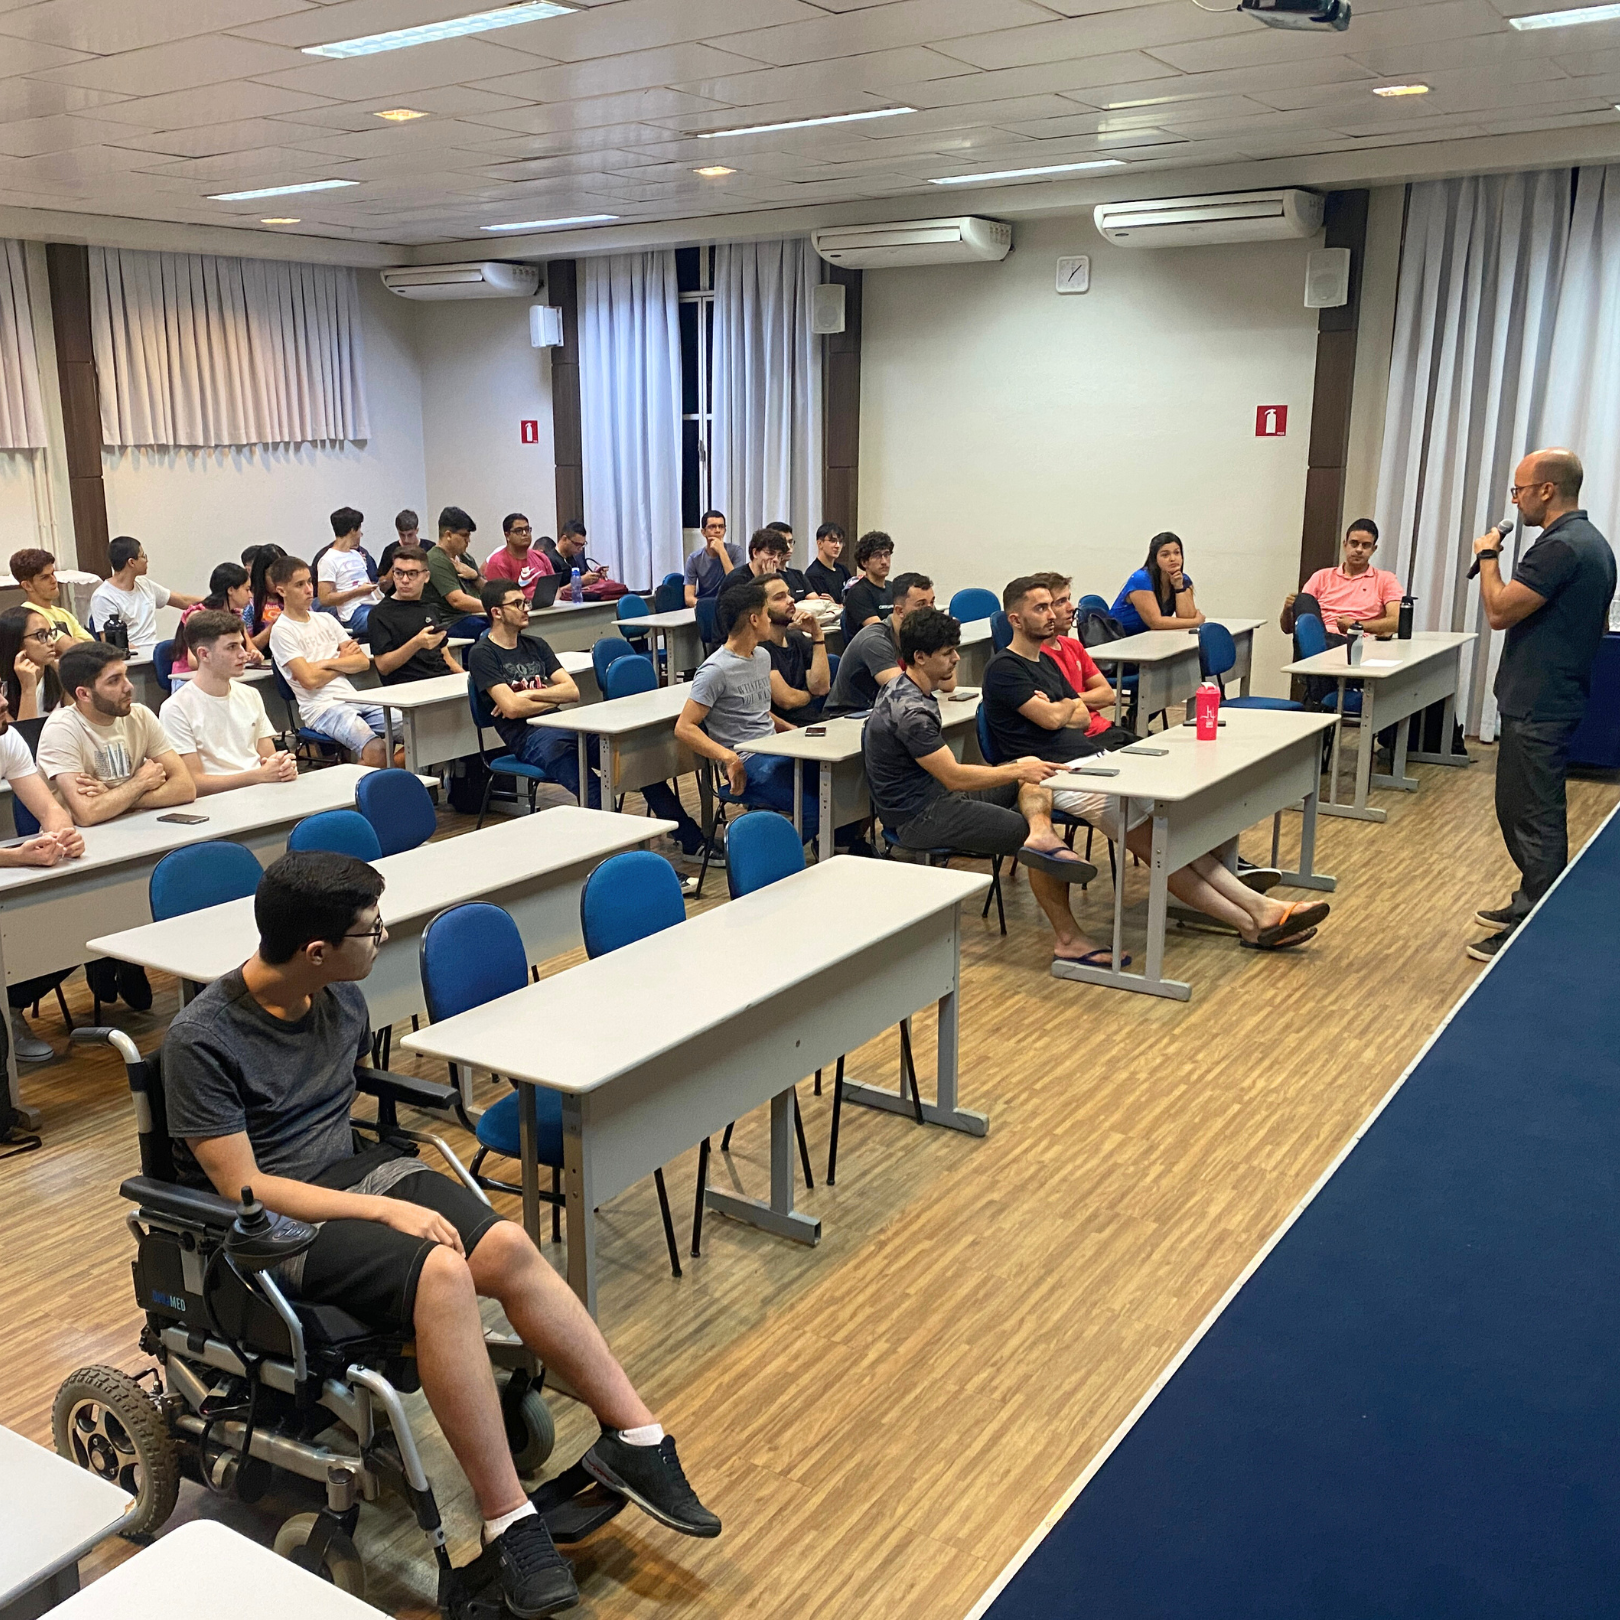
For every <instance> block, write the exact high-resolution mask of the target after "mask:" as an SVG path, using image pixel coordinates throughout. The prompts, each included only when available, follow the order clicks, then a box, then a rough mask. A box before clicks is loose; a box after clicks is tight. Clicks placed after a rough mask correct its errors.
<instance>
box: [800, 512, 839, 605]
mask: <svg viewBox="0 0 1620 1620" xmlns="http://www.w3.org/2000/svg"><path fill="white" fill-rule="evenodd" d="M804 577H805V581H806V583H808V585H809V586H810V589H811V590H813V591H815V592H816V593H817V594H818V595H821V596H825V597H826V598H827V599H828V600H829V601H832V602H842V601H843V600H844V587H845V586H846V585H847V584H849V577H850V576H849V570H848V569H847V568H846V567H845V566H844V531H843V528H842V526H841V525H839V524H837V523H823V524H822V525H821V527H820V528H819V529H817V530H816V560H815V561H814V562H813V563H811V564H810V566H809V567H808V568H806V569H805V571H804Z"/></svg>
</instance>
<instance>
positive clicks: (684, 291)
mask: <svg viewBox="0 0 1620 1620" xmlns="http://www.w3.org/2000/svg"><path fill="white" fill-rule="evenodd" d="M675 281H676V285H677V287H678V288H679V289H680V306H681V525H682V527H683V528H687V529H695V528H697V526H698V520H699V519H700V518H701V517H702V515H703V513H704V512H705V511H706V510H707V509H708V507H709V505H710V499H709V468H710V456H709V448H710V444H711V443H712V439H713V434H714V400H713V396H712V384H713V380H714V249H713V248H712V247H697V248H677V249H676V252H675Z"/></svg>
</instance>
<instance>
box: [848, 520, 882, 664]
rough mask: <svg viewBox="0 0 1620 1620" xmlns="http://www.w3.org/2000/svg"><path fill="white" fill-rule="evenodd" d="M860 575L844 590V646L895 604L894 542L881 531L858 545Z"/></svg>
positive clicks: (856, 546)
mask: <svg viewBox="0 0 1620 1620" xmlns="http://www.w3.org/2000/svg"><path fill="white" fill-rule="evenodd" d="M855 566H856V567H857V568H858V569H859V570H860V573H859V575H858V576H857V577H856V578H855V579H852V580H851V581H850V582H849V584H847V585H846V586H845V587H844V642H845V644H846V645H847V644H848V643H849V642H851V641H853V640H854V639H855V637H856V635H857V634H858V633H859V632H860V631H861V630H862V629H864V628H865V627H866V626H867V625H869V624H875V623H876V622H877V621H878V620H879V619H882V618H887V617H888V612H887V610H888V608H889V606H890V604H891V603H892V602H893V601H894V588H893V586H892V585H891V584H890V583H889V570H890V569H891V568H892V567H893V566H894V541H892V540H891V539H890V538H889V537H888V535H886V534H885V533H884V532H883V531H882V530H881V529H873V530H871V531H869V532H868V533H866V534H863V535H862V536H861V538H860V539H859V540H858V541H857V542H856V545H855Z"/></svg>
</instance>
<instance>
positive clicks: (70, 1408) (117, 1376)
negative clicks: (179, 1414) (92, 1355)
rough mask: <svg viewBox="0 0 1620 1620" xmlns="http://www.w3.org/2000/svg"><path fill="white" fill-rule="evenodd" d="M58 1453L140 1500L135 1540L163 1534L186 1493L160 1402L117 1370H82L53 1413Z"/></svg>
mask: <svg viewBox="0 0 1620 1620" xmlns="http://www.w3.org/2000/svg"><path fill="white" fill-rule="evenodd" d="M51 1434H52V1437H53V1438H54V1440H55V1442H56V1452H57V1455H58V1456H60V1457H66V1458H67V1460H68V1461H69V1462H74V1463H77V1464H78V1465H79V1467H81V1468H85V1469H88V1470H89V1471H90V1472H91V1473H92V1474H95V1475H97V1476H99V1477H100V1478H102V1479H105V1480H109V1481H110V1482H111V1483H112V1484H114V1485H117V1486H118V1487H119V1488H120V1489H121V1490H125V1491H128V1492H129V1494H130V1495H131V1496H133V1497H134V1498H135V1499H136V1509H137V1511H136V1515H135V1519H134V1522H133V1523H131V1524H130V1525H129V1527H128V1528H127V1529H126V1530H125V1531H124V1535H125V1536H126V1537H127V1538H128V1539H130V1540H131V1541H134V1540H137V1539H139V1538H141V1537H144V1536H150V1535H152V1534H154V1533H155V1532H156V1531H158V1530H160V1529H162V1527H163V1524H164V1522H165V1520H167V1519H168V1517H169V1515H170V1514H171V1513H173V1512H174V1504H175V1499H176V1498H177V1497H178V1496H179V1494H180V1448H179V1446H178V1445H177V1444H176V1443H175V1439H174V1436H173V1435H172V1434H170V1433H169V1426H168V1424H167V1423H166V1422H165V1421H164V1419H163V1414H162V1412H161V1411H160V1410H159V1409H158V1406H157V1403H156V1402H155V1401H154V1400H153V1399H152V1397H151V1396H150V1395H149V1394H148V1393H147V1392H146V1390H145V1389H143V1388H142V1387H141V1385H139V1384H138V1383H136V1382H135V1380H134V1379H133V1378H131V1377H130V1376H129V1374H128V1373H123V1372H120V1371H119V1370H118V1369H117V1368H116V1367H81V1368H79V1370H78V1371H77V1372H76V1373H74V1374H73V1375H72V1376H71V1377H70V1378H68V1379H67V1381H66V1382H65V1383H64V1384H63V1385H62V1387H61V1388H60V1389H59V1390H58V1391H57V1392H56V1402H55V1404H54V1406H53V1407H52V1408H51Z"/></svg>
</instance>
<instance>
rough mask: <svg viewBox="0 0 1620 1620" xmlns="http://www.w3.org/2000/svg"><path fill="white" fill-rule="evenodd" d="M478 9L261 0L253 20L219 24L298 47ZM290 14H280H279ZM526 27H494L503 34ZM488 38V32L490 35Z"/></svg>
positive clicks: (431, 1) (459, 1)
mask: <svg viewBox="0 0 1620 1620" xmlns="http://www.w3.org/2000/svg"><path fill="white" fill-rule="evenodd" d="M478 9H480V7H479V5H478V4H476V3H473V4H469V3H468V0H339V3H338V4H336V5H327V4H325V3H324V0H322V3H320V4H317V5H313V6H305V7H303V8H300V7H299V6H297V5H285V6H274V5H266V6H264V7H263V9H262V13H261V17H260V18H259V19H257V20H255V19H249V18H244V19H243V20H242V21H241V22H240V23H235V24H232V23H219V24H216V25H215V26H216V27H221V28H229V30H230V31H231V32H232V33H233V34H240V35H241V36H242V37H243V38H244V39H262V40H264V41H265V42H266V43H267V44H271V45H288V46H291V47H292V48H293V49H295V50H301V49H302V48H303V47H304V46H306V45H330V44H332V43H334V42H335V41H337V40H340V39H362V38H364V37H365V36H366V35H367V34H383V33H387V32H389V31H390V30H391V29H395V28H416V27H418V26H419V25H421V24H422V23H435V22H445V21H448V19H450V18H451V17H464V16H466V15H467V13H468V12H469V11H476V10H478ZM284 12H286V13H291V15H286V16H284V15H282V13H284ZM526 31H527V29H526V28H503V29H500V30H499V33H500V36H501V37H502V38H503V39H504V38H506V37H507V36H509V35H511V34H516V33H522V32H526ZM491 37H493V36H491Z"/></svg>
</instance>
